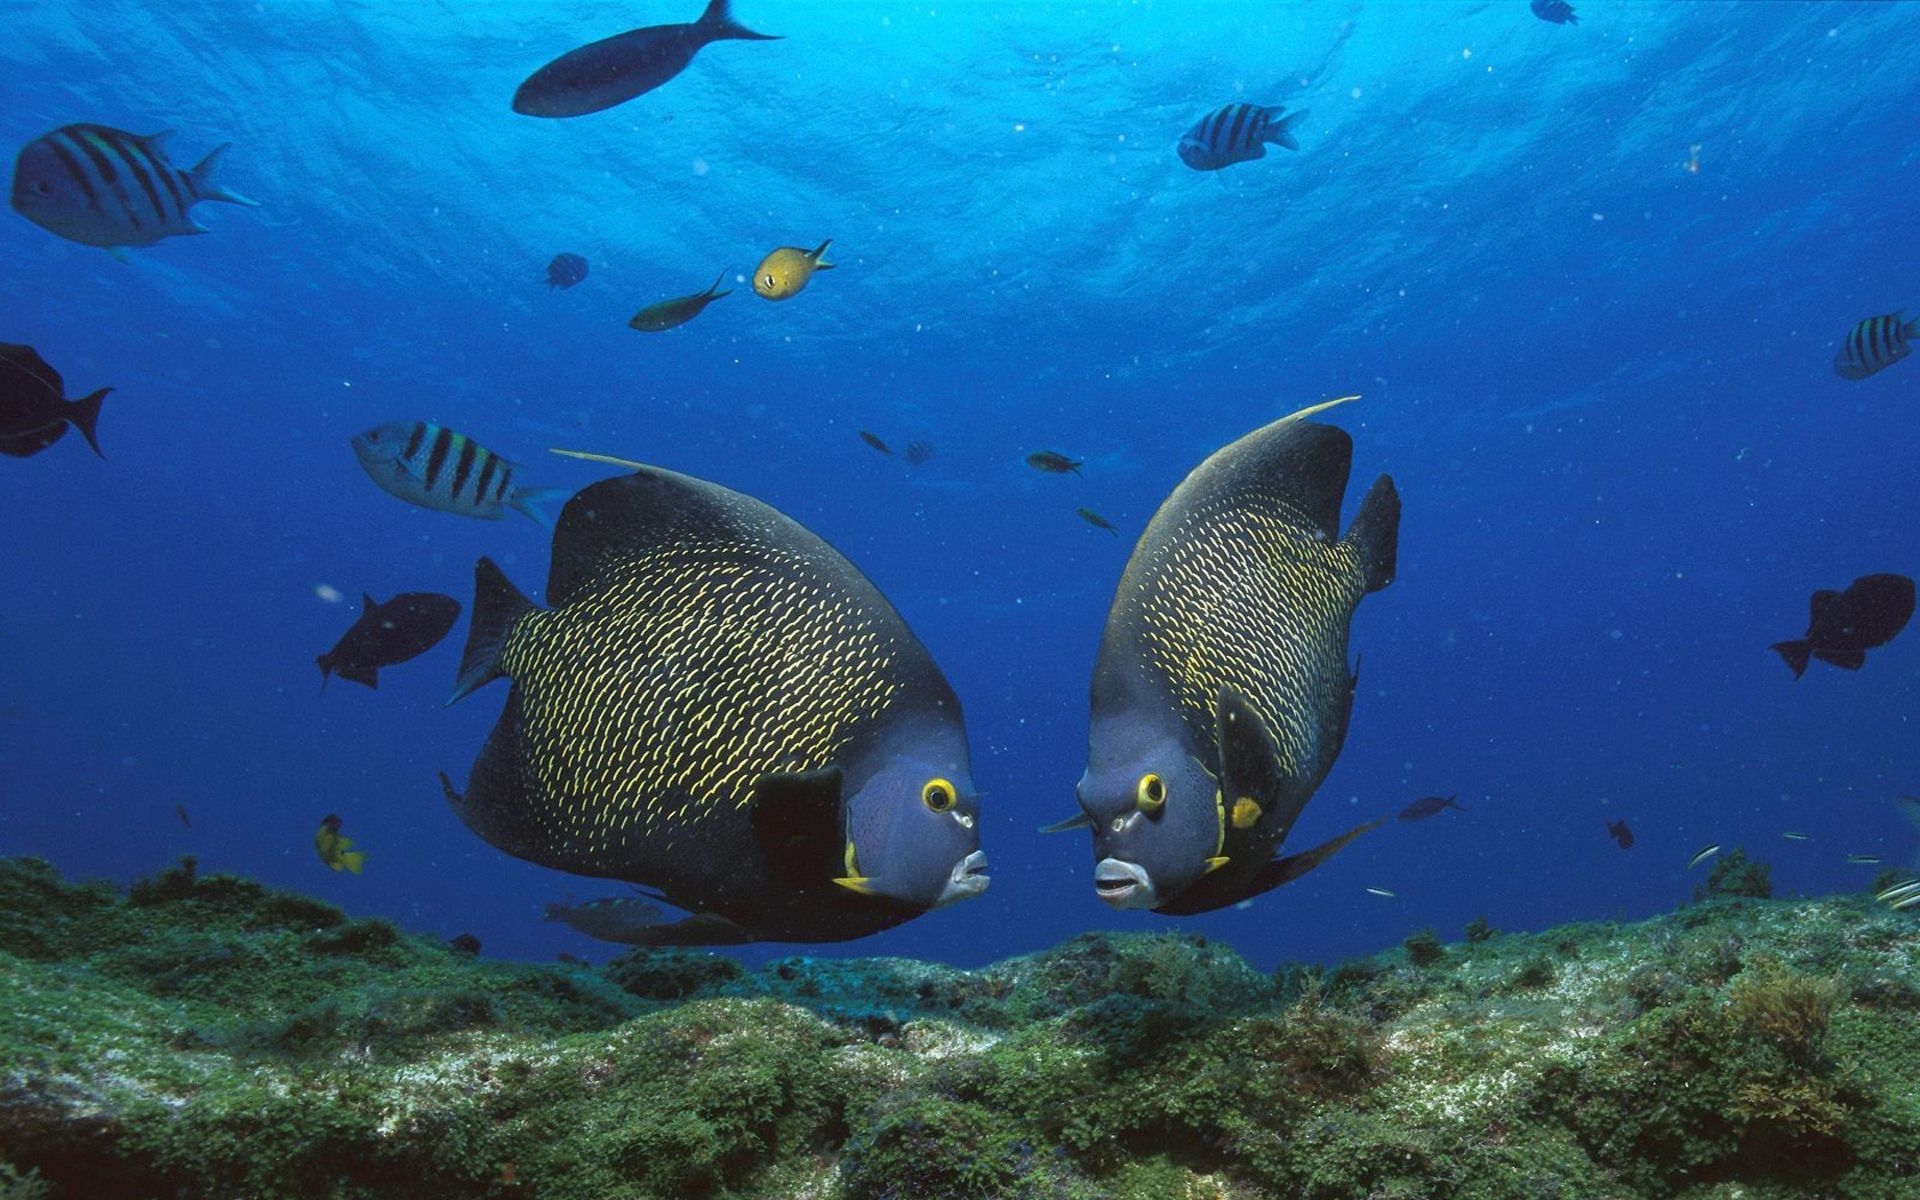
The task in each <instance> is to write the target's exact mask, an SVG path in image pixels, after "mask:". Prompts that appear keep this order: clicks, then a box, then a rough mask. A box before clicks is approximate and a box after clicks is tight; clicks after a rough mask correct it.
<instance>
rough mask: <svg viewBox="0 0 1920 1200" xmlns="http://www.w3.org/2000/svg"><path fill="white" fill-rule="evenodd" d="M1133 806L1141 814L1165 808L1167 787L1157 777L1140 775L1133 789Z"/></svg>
mask: <svg viewBox="0 0 1920 1200" xmlns="http://www.w3.org/2000/svg"><path fill="white" fill-rule="evenodd" d="M1133 804H1134V807H1135V808H1138V809H1139V810H1140V811H1141V812H1143V813H1148V814H1152V813H1157V812H1159V811H1160V810H1161V809H1163V808H1165V807H1166V806H1167V785H1166V784H1165V783H1164V782H1162V780H1161V778H1160V777H1159V776H1158V775H1153V774H1147V775H1142V776H1141V777H1140V783H1139V785H1138V786H1137V787H1135V788H1134V789H1133Z"/></svg>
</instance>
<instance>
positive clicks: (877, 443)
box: [860, 429, 893, 455]
mask: <svg viewBox="0 0 1920 1200" xmlns="http://www.w3.org/2000/svg"><path fill="white" fill-rule="evenodd" d="M860 440H861V441H863V442H865V443H866V444H867V445H869V446H872V447H873V448H874V449H875V450H878V451H879V452H880V453H882V454H889V455H890V454H892V453H893V447H891V446H889V445H887V444H886V443H885V442H884V441H881V440H880V435H879V434H877V433H868V432H867V431H866V430H864V429H862V430H861V431H860Z"/></svg>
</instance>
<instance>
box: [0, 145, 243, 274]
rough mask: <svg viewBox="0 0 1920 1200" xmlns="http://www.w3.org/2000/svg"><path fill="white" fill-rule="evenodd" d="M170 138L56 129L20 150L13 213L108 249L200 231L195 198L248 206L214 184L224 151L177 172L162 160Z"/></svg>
mask: <svg viewBox="0 0 1920 1200" xmlns="http://www.w3.org/2000/svg"><path fill="white" fill-rule="evenodd" d="M171 136H172V131H171V130H168V131H166V132H163V133H156V134H152V135H150V136H147V137H140V136H138V135H136V134H131V133H126V132H124V131H122V130H118V129H110V128H108V127H107V126H105V125H62V126H61V127H60V128H58V129H56V130H54V131H53V132H52V133H49V134H47V135H46V136H44V137H40V138H36V139H34V140H33V141H31V142H29V143H27V146H26V148H25V149H23V150H22V151H20V157H19V159H18V160H16V161H15V163H14V167H13V207H14V210H15V211H16V212H18V213H19V214H20V215H21V216H23V217H25V218H26V219H27V220H29V221H32V222H33V223H34V224H35V225H38V226H40V227H41V228H42V229H47V230H50V231H52V232H54V233H57V234H59V235H60V236H61V237H63V238H66V239H68V240H69V241H75V242H79V243H80V244H81V245H83V246H101V247H104V248H108V249H114V248H117V247H120V246H151V245H153V244H154V243H155V242H157V241H159V240H160V239H161V238H166V237H176V236H179V235H181V234H188V233H205V232H207V229H206V227H205V226H204V225H201V224H200V223H199V222H198V221H196V220H194V219H193V214H192V209H193V206H194V205H196V204H198V203H200V202H201V201H202V200H224V201H225V202H227V203H228V204H246V205H253V203H254V202H253V201H251V200H249V199H247V198H246V197H245V196H242V195H240V194H239V193H238V192H234V191H232V190H230V189H228V188H225V187H222V186H221V185H220V184H218V183H216V182H215V181H214V178H213V175H214V171H215V170H216V169H217V168H218V166H219V163H220V156H221V155H222V154H224V153H225V152H226V149H227V147H226V146H224V145H222V146H216V147H214V148H213V150H212V151H211V152H209V153H208V155H207V156H206V157H205V158H203V159H201V160H200V164H199V165H198V166H196V167H194V168H193V169H192V170H190V171H182V170H181V169H180V168H178V167H176V166H174V165H173V164H172V163H171V162H169V161H168V160H167V139H168V138H169V137H171ZM255 207H257V206H255Z"/></svg>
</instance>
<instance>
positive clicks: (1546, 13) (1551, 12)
mask: <svg viewBox="0 0 1920 1200" xmlns="http://www.w3.org/2000/svg"><path fill="white" fill-rule="evenodd" d="M1528 7H1530V8H1532V9H1533V15H1534V16H1536V17H1539V18H1540V19H1541V20H1542V21H1546V22H1549V23H1550V24H1554V25H1578V24H1579V23H1580V18H1579V17H1576V16H1574V15H1573V5H1571V4H1568V3H1567V0H1533V3H1532V4H1531V5H1529V6H1528Z"/></svg>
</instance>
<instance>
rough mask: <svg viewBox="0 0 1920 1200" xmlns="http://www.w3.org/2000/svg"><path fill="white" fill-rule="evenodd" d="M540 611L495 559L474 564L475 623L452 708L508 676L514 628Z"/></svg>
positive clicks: (469, 635) (455, 689)
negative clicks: (503, 662)
mask: <svg viewBox="0 0 1920 1200" xmlns="http://www.w3.org/2000/svg"><path fill="white" fill-rule="evenodd" d="M536 611H538V609H536V608H535V606H534V603H533V601H531V600H529V599H527V597H526V595H525V594H524V593H523V592H521V590H520V589H519V588H517V587H514V586H513V582H512V581H511V580H509V579H508V578H507V576H506V572H504V571H502V570H501V569H500V568H499V567H498V566H496V565H494V561H493V560H492V559H490V558H483V559H481V560H480V561H479V562H477V563H475V564H474V566H473V622H472V624H471V625H470V626H469V627H468V629H467V648H466V649H465V650H463V651H462V652H461V654H460V674H459V675H458V676H457V677H456V678H455V680H454V684H453V695H452V696H450V697H448V699H447V703H448V704H452V703H454V702H455V701H456V700H460V699H462V698H464V697H465V696H467V695H469V694H470V693H472V692H475V691H478V690H479V689H480V688H482V687H485V686H486V685H487V684H489V683H492V682H493V681H494V680H496V679H498V678H500V677H501V676H502V675H504V674H506V672H504V671H502V670H501V669H500V648H501V646H502V645H504V644H505V642H506V640H507V634H509V633H510V632H512V630H513V627H514V624H515V623H516V622H518V621H519V620H520V618H521V617H524V616H526V615H527V614H528V613H530V612H536ZM344 673H345V672H342V674H344Z"/></svg>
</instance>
